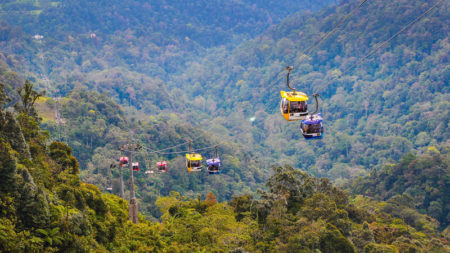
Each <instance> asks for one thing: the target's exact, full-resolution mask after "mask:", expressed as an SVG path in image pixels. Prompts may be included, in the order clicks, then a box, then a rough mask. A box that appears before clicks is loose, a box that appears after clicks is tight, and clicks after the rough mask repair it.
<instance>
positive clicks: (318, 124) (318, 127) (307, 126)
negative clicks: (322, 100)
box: [300, 114, 323, 139]
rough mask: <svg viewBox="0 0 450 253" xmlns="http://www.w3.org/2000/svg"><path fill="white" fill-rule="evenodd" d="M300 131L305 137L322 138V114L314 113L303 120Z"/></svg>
mask: <svg viewBox="0 0 450 253" xmlns="http://www.w3.org/2000/svg"><path fill="white" fill-rule="evenodd" d="M300 131H301V132H302V134H303V137H305V139H321V138H322V137H323V126H322V116H320V114H314V115H311V116H308V117H307V118H306V119H305V120H302V123H301V124H300Z"/></svg>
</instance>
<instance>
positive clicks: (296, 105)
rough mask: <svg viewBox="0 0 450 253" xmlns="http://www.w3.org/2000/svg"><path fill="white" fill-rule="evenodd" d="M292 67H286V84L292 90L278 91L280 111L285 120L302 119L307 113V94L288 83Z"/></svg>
mask: <svg viewBox="0 0 450 253" xmlns="http://www.w3.org/2000/svg"><path fill="white" fill-rule="evenodd" d="M293 69H294V67H292V66H288V67H286V70H287V71H288V73H287V78H286V84H287V87H288V88H289V89H291V90H292V91H280V95H281V101H280V111H281V114H282V115H283V117H284V119H285V120H287V121H295V120H303V119H306V116H307V115H308V104H307V101H308V100H309V98H308V96H307V95H306V94H305V93H303V92H297V91H296V89H295V88H291V86H290V83H289V75H290V74H291V71H292V70H293Z"/></svg>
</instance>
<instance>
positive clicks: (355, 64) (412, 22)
mask: <svg viewBox="0 0 450 253" xmlns="http://www.w3.org/2000/svg"><path fill="white" fill-rule="evenodd" d="M442 2H444V0H439V1H437V2H436V3H435V4H434V5H433V6H431V7H430V8H429V9H428V10H427V11H425V12H424V13H422V14H421V15H420V16H418V17H417V18H415V19H414V20H413V21H411V22H409V23H408V24H407V25H405V26H404V27H403V28H402V29H400V30H399V31H398V32H397V33H396V34H394V35H392V37H390V38H389V39H387V40H386V41H384V42H381V43H378V44H377V45H376V46H375V48H374V49H373V50H372V51H370V52H369V53H368V54H366V55H365V56H364V57H362V58H360V59H359V60H357V61H356V62H355V63H354V64H353V65H351V66H350V67H348V68H346V69H345V70H344V71H343V72H342V74H341V75H340V76H343V75H344V74H346V73H347V72H349V71H350V70H351V69H353V68H354V67H356V66H357V65H358V64H359V63H360V62H362V61H364V60H365V59H367V58H369V57H370V56H372V55H374V54H375V53H376V52H377V51H378V49H380V48H382V47H384V46H385V45H387V44H388V43H389V42H391V40H393V39H394V38H396V37H397V36H398V35H400V34H401V33H402V32H404V31H405V30H406V29H408V28H409V27H411V26H412V25H414V24H415V23H417V22H418V21H419V20H420V19H422V18H423V17H425V16H426V15H427V14H428V13H430V12H431V11H432V10H433V9H434V8H436V7H437V6H438V5H439V4H441V3H442Z"/></svg>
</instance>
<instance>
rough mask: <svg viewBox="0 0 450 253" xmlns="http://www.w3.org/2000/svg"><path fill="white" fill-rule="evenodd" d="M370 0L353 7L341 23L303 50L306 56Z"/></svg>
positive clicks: (364, 0)
mask: <svg viewBox="0 0 450 253" xmlns="http://www.w3.org/2000/svg"><path fill="white" fill-rule="evenodd" d="M367 1H368V0H363V1H362V2H360V3H359V5H358V7H356V8H355V9H353V10H352V11H351V12H350V13H349V14H347V15H346V16H345V17H344V18H343V19H341V21H339V23H338V24H337V25H336V26H334V28H333V29H331V30H330V31H329V32H327V33H326V34H325V35H323V36H322V37H321V38H320V39H319V40H317V41H316V42H314V43H313V44H312V45H311V46H309V47H308V48H306V49H305V50H304V51H303V55H305V56H310V54H311V53H312V52H313V50H314V49H316V48H317V47H319V46H320V45H321V44H322V43H323V42H324V41H325V40H326V39H327V38H328V37H330V36H331V34H332V33H334V32H335V31H336V30H338V29H339V28H340V27H341V26H342V25H343V24H344V23H345V21H347V20H348V19H350V18H351V17H352V16H353V15H354V14H355V13H356V11H357V10H359V9H360V8H361V6H363V5H364V4H365V3H366V2H367Z"/></svg>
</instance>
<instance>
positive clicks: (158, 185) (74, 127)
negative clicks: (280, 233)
mask: <svg viewBox="0 0 450 253" xmlns="http://www.w3.org/2000/svg"><path fill="white" fill-rule="evenodd" d="M55 106H56V107H57V108H58V109H57V110H58V113H60V114H61V116H62V118H63V119H64V121H65V122H66V123H65V124H64V125H57V124H56V122H55V119H54V108H55ZM36 108H37V109H38V112H39V115H40V116H41V117H42V119H43V122H42V123H41V126H42V128H43V129H45V130H48V131H49V132H50V133H52V134H51V137H52V139H55V140H58V139H59V140H62V141H65V142H66V143H68V144H70V145H71V146H72V147H73V150H74V155H75V156H76V157H77V158H78V159H79V161H80V165H81V167H82V168H83V170H82V172H81V178H82V179H83V181H85V182H88V183H93V184H96V185H97V186H99V187H100V188H101V189H102V190H106V188H108V187H110V186H112V188H113V193H114V194H117V195H119V175H118V173H119V171H118V168H117V166H118V162H117V159H118V157H119V156H121V153H120V151H119V150H118V147H119V146H120V145H122V144H125V143H128V142H130V141H136V142H139V143H141V144H142V145H143V146H144V148H143V149H142V150H141V152H139V153H138V154H135V155H134V161H137V162H140V164H141V171H140V172H139V173H135V176H136V179H135V182H136V185H137V197H138V198H139V199H142V200H143V201H144V202H143V204H142V205H141V211H142V212H143V213H145V214H146V215H148V216H159V214H160V213H159V211H158V209H157V208H156V206H155V204H154V203H155V200H156V198H157V197H158V196H160V195H163V196H165V195H168V194H169V192H170V191H178V192H180V193H181V194H183V195H184V196H189V197H195V196H197V194H199V193H203V194H206V193H207V192H213V193H214V194H215V195H216V196H217V199H218V200H220V201H224V200H227V199H231V196H233V195H235V194H238V193H243V192H245V193H251V192H254V191H256V189H257V188H258V185H260V184H261V183H262V182H263V181H264V180H265V179H266V178H267V177H268V176H267V175H265V174H264V173H263V172H262V170H261V169H260V168H259V167H258V164H257V163H256V162H255V160H254V158H252V157H251V152H250V151H249V150H248V148H246V147H245V146H243V145H242V144H236V143H234V142H233V141H232V140H231V139H230V140H225V139H219V138H217V137H216V136H214V135H212V134H211V133H208V132H203V131H201V130H198V129H196V128H194V127H192V126H191V125H189V124H186V123H185V122H184V121H183V120H182V119H180V118H179V117H178V116H177V115H176V114H160V115H158V116H147V115H145V114H143V113H142V112H134V113H135V114H126V113H125V111H124V109H123V108H122V107H121V106H120V105H118V104H116V103H115V102H113V101H112V100H110V99H109V98H107V97H106V96H104V95H99V94H96V93H93V92H84V91H74V92H72V93H71V94H70V96H69V97H66V98H62V99H59V100H57V101H55V100H54V99H52V98H48V97H42V98H41V99H39V100H38V101H37V102H36ZM188 140H194V143H193V148H194V149H195V148H203V147H211V146H214V145H218V151H219V155H220V157H221V159H222V161H223V164H224V166H223V173H222V174H221V175H220V176H214V175H213V176H208V175H204V174H203V173H201V174H189V173H188V172H187V170H186V167H185V161H184V153H183V151H186V150H187V146H186V145H184V146H179V147H177V148H174V149H170V150H166V152H169V153H170V152H175V154H167V155H164V154H157V153H151V152H147V149H149V150H158V149H166V148H167V147H172V146H175V145H177V144H179V143H184V142H186V141H188ZM202 154H203V155H204V156H205V157H207V158H209V157H212V156H213V155H214V150H213V149H209V150H204V151H203V152H202ZM163 160H167V161H169V173H168V175H158V174H154V175H153V174H152V175H147V174H144V172H145V171H147V170H154V169H155V166H156V162H158V161H163ZM111 165H115V166H116V168H115V169H113V170H112V171H111V173H112V175H111V176H110V174H109V173H110V172H109V169H110V166H111ZM129 177H130V174H129V171H128V170H125V172H124V180H125V182H128V181H129ZM127 189H128V187H127ZM126 195H127V196H128V192H127V191H126Z"/></svg>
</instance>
